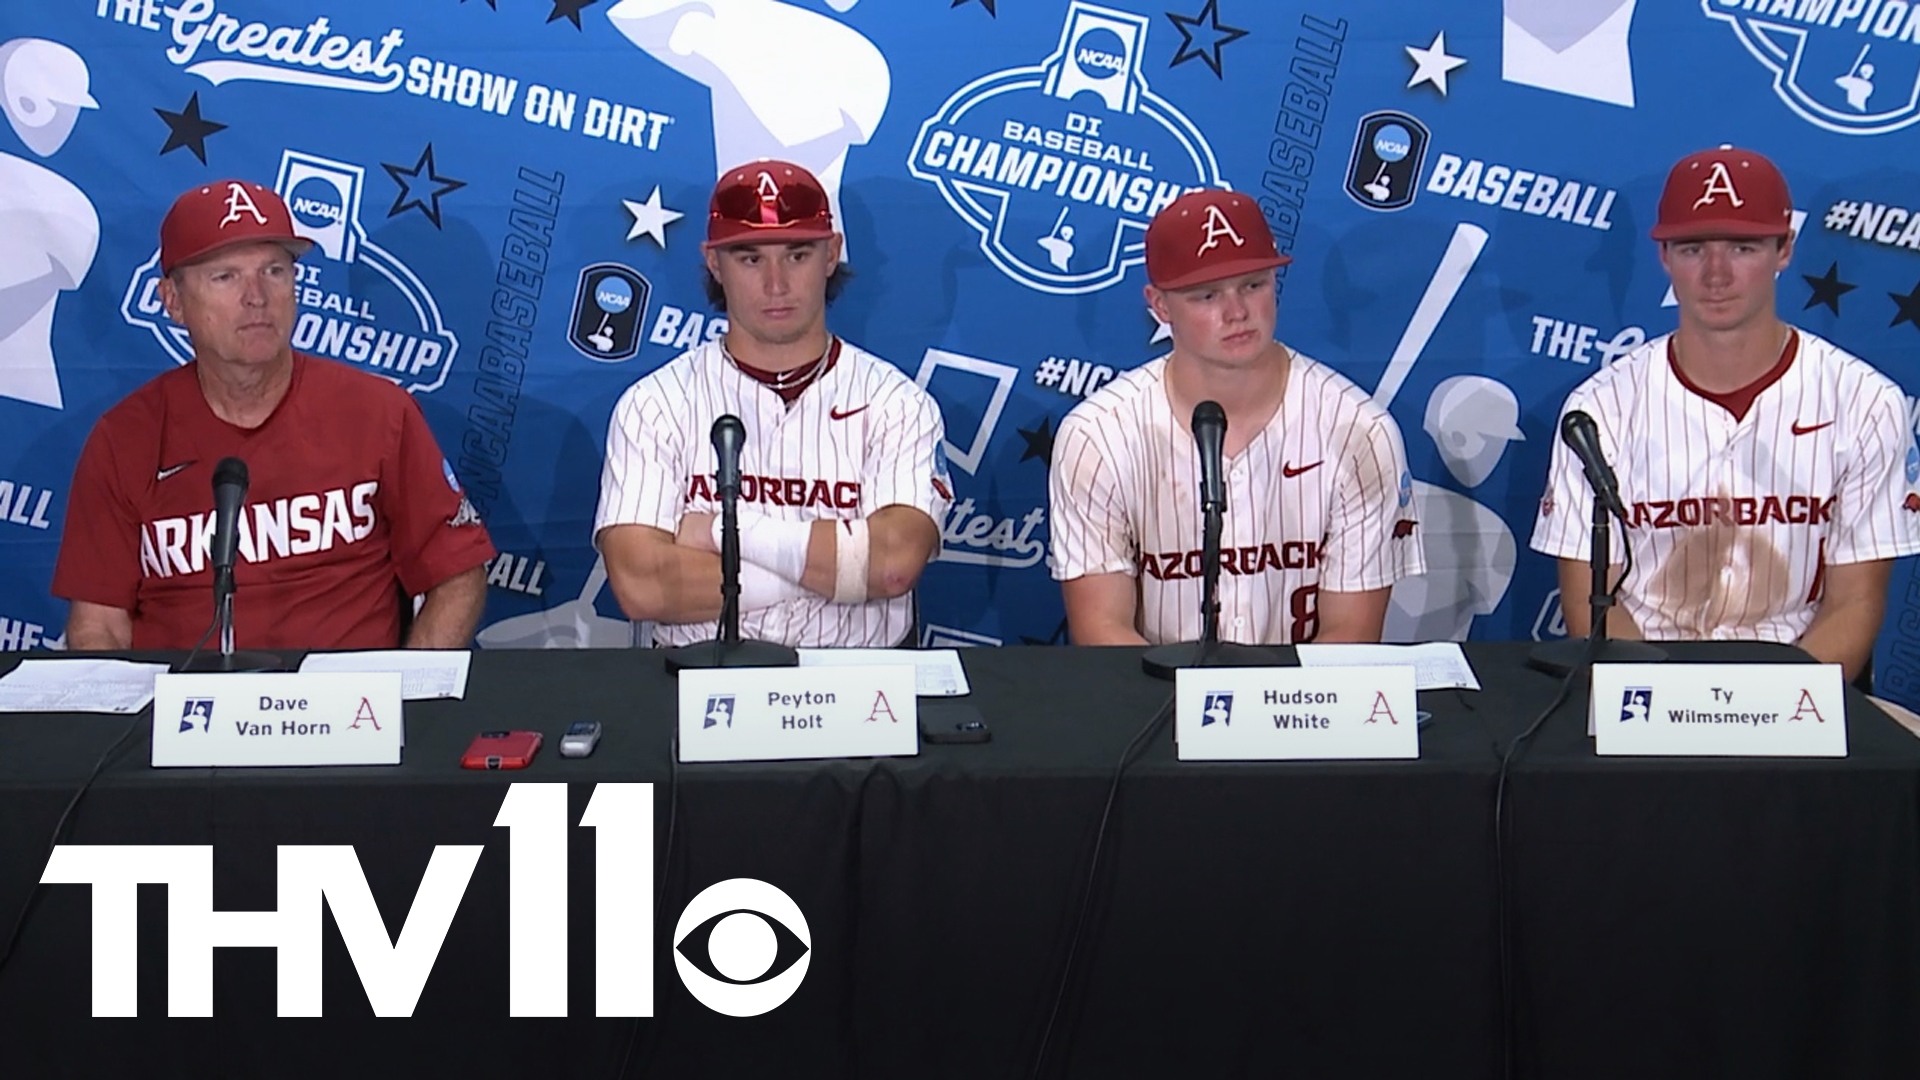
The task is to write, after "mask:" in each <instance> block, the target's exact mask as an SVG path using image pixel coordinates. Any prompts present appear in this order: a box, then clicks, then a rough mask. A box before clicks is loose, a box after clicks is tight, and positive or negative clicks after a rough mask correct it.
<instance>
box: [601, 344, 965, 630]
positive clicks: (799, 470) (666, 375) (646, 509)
mask: <svg viewBox="0 0 1920 1080" xmlns="http://www.w3.org/2000/svg"><path fill="white" fill-rule="evenodd" d="M840 345H841V347H840V355H839V358H838V359H837V360H836V361H835V362H834V363H833V366H832V367H830V368H828V369H827V371H826V372H825V373H823V374H822V375H821V376H820V377H819V379H818V380H817V381H815V382H814V383H813V385H811V386H809V387H807V389H806V390H805V391H803V392H802V393H801V394H800V396H799V397H797V398H795V399H794V401H793V404H792V406H791V407H789V406H788V405H787V403H786V402H784V401H782V400H781V398H780V395H779V394H778V393H776V392H774V391H773V390H772V389H771V388H770V387H768V386H766V385H764V384H762V383H760V382H756V381H755V380H753V379H752V378H750V377H748V376H747V375H746V374H745V373H743V372H742V371H741V370H740V369H739V368H738V367H736V366H735V365H734V364H733V362H732V361H730V360H728V359H727V356H726V353H725V351H724V350H723V349H722V348H721V345H720V343H719V342H717V341H710V342H707V343H706V344H704V345H700V346H698V347H696V348H694V349H691V350H689V351H687V352H685V353H682V354H681V355H680V356H678V357H676V358H675V359H673V360H672V361H670V362H668V363H667V364H666V365H665V366H664V367H662V368H660V369H659V370H658V371H655V372H654V373H653V374H651V375H648V376H647V377H645V378H643V379H641V380H640V381H639V382H637V383H635V384H633V386H631V387H629V388H628V389H627V392H626V393H625V394H624V395H622V396H621V398H620V401H619V403H618V404H617V405H615V406H614V409H613V419H612V421H611V422H610V423H609V424H608V426H607V461H606V466H605V467H604V468H603V469H602V470H601V473H600V508H599V511H598V513H596V514H595V516H594V522H593V534H594V537H595V543H596V544H597V543H598V542H599V541H598V538H599V536H600V532H601V530H603V529H605V528H607V527H608V526H610V525H649V526H652V527H653V528H656V529H661V530H664V531H666V532H669V533H671V532H674V531H676V530H677V529H678V528H679V526H680V519H681V517H683V516H685V515H687V514H718V513H719V512H720V498H719V495H718V493H717V492H715V491H714V487H713V482H714V471H715V469H716V468H717V463H716V461H715V456H714V451H713V441H712V433H713V422H714V421H715V420H716V419H718V418H720V417H721V416H725V415H728V414H732V415H734V416H737V417H739V418H740V420H741V422H742V423H743V424H744V425H745V426H746V429H747V442H746V447H745V448H744V449H743V450H742V451H741V455H740V473H741V478H740V509H741V511H742V512H746V511H752V512H753V513H756V514H764V515H766V516H768V517H774V518H780V519H782V520H787V521H815V520H819V519H822V518H824V519H827V520H830V521H850V520H854V519H856V518H868V517H872V516H873V514H874V513H875V512H876V511H878V510H879V509H881V508H882V507H886V506H911V507H913V508H914V509H916V510H919V511H920V512H922V513H924V514H926V515H927V516H928V517H930V518H932V519H933V522H934V524H935V525H936V526H938V525H939V524H940V523H941V521H942V519H944V518H945V516H946V513H947V507H948V506H949V505H950V504H951V503H952V501H953V490H952V487H951V485H950V482H949V481H948V479H947V470H946V465H945V458H944V457H943V456H942V452H941V449H940V443H941V440H942V439H943V438H945V432H944V429H943V428H942V426H941V423H940V407H939V406H938V405H936V404H934V401H933V399H932V398H931V397H929V396H927V394H926V392H925V391H923V390H921V389H920V388H919V387H918V386H915V385H914V384H913V382H912V381H911V380H909V379H908V378H907V377H906V376H904V375H902V374H901V373H900V371H899V370H898V369H897V368H895V367H894V366H893V365H892V364H889V363H887V362H886V361H884V360H881V359H880V358H879V357H877V356H874V355H872V354H871V353H868V352H866V351H864V350H862V349H859V348H857V347H855V346H853V345H851V344H847V343H846V342H841V343H840ZM912 628H913V599H912V597H911V595H908V596H901V597H896V598H894V599H892V600H871V601H868V602H866V603H862V604H836V603H834V602H833V601H832V600H831V599H830V598H828V597H824V596H816V595H813V594H808V595H807V596H805V597H802V598H799V599H795V600H787V601H783V602H781V603H778V604H775V605H774V606H772V607H768V608H763V609H761V610H758V611H743V612H741V613H740V634H741V636H742V637H746V638H753V639H757V640H761V641H775V642H779V643H781V644H784V645H797V646H803V647H804V646H827V647H833V646H886V645H896V644H898V643H899V642H900V641H901V640H902V639H903V638H905V637H906V636H907V634H908V632H909V631H911V630H912ZM717 629H718V627H717V625H716V624H715V623H711V622H706V623H661V624H659V625H657V626H656V627H655V629H654V641H655V642H656V643H657V644H660V645H666V646H677V645H691V644H693V643H695V642H700V641H706V640H709V639H711V638H712V637H713V636H714V634H715V632H716V630H717Z"/></svg>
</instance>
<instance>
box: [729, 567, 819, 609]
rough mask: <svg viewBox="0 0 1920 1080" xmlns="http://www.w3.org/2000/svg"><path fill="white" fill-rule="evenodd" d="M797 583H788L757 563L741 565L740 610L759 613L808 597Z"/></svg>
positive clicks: (805, 591)
mask: <svg viewBox="0 0 1920 1080" xmlns="http://www.w3.org/2000/svg"><path fill="white" fill-rule="evenodd" d="M807 595H809V593H808V592H807V590H805V589H803V588H801V587H800V583H799V582H797V581H788V580H787V579H785V578H783V577H781V576H780V575H779V574H776V573H774V572H773V571H771V570H769V569H767V568H766V567H764V566H760V565H758V564H756V563H750V562H745V561H742V562H741V563H740V610H741V611H759V610H760V609H761V608H770V607H772V606H774V605H775V604H779V603H784V602H786V601H788V600H798V599H800V598H801V597H803V596H807Z"/></svg>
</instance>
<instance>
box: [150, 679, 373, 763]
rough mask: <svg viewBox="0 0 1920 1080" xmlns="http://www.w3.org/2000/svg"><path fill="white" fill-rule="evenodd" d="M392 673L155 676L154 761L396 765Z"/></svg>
mask: <svg viewBox="0 0 1920 1080" xmlns="http://www.w3.org/2000/svg"><path fill="white" fill-rule="evenodd" d="M401 723H402V717H401V713H400V674H399V672H394V671H381V672H357V673H353V674H337V675H334V674H328V675H318V674H302V673H298V672H277V673H245V674H242V673H237V672H213V673H204V674H192V675H160V676H156V677H155V678H154V680H153V764H154V765H155V766H175V765H190V766H199V765H398V764H400V746H401V742H402V738H401V734H402V732H401Z"/></svg>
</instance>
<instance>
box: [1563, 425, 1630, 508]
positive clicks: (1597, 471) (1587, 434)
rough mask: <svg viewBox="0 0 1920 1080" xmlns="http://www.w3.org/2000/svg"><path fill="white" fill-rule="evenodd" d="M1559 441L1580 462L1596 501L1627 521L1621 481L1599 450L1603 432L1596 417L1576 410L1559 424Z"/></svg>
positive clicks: (1605, 456)
mask: <svg viewBox="0 0 1920 1080" xmlns="http://www.w3.org/2000/svg"><path fill="white" fill-rule="evenodd" d="M1560 438H1561V439H1562V440H1563V441H1564V442H1566V444H1567V447H1568V448H1569V449H1571V450H1572V451H1573V454H1574V456H1575V457H1577V458H1579V459H1580V465H1581V467H1582V468H1584V469H1586V471H1587V483H1588V484H1589V485H1590V486H1591V487H1592V488H1593V494H1594V497H1595V498H1597V499H1599V500H1600V505H1602V506H1604V507H1606V509H1607V512H1608V513H1610V514H1612V515H1614V516H1615V517H1617V518H1619V519H1620V521H1621V522H1622V523H1623V524H1624V523H1625V522H1626V521H1627V504H1626V503H1624V502H1622V501H1621V500H1620V481H1619V479H1618V478H1616V477H1615V476H1614V475H1613V467H1612V466H1611V465H1608V464H1607V455H1606V454H1605V453H1603V452H1602V451H1601V449H1600V429H1599V427H1598V426H1596V425H1595V424H1594V422H1593V417H1591V416H1588V415H1587V414H1586V413H1584V412H1582V411H1580V410H1579V409H1575V410H1573V411H1572V412H1570V413H1568V414H1567V415H1566V416H1565V417H1564V418H1562V419H1561V421H1560Z"/></svg>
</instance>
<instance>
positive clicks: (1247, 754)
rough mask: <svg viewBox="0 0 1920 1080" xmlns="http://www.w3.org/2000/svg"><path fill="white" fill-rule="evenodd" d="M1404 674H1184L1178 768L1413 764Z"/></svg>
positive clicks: (1415, 738) (1178, 679) (1416, 750)
mask: <svg viewBox="0 0 1920 1080" xmlns="http://www.w3.org/2000/svg"><path fill="white" fill-rule="evenodd" d="M1414 700H1415V699H1414V688H1413V668H1411V667H1314V668H1290V667H1271V668H1183V669H1181V670H1180V671H1178V672H1176V673H1175V675H1174V704H1175V713H1174V728H1173V734H1174V740H1175V741H1176V742H1177V743H1178V750H1179V757H1180V760H1182V761H1289V760H1298V761H1311V760H1316V759H1336V758H1337V759H1355V758H1417V757H1419V756H1420V736H1419V735H1418V734H1417V731H1416V728H1417V722H1416V719H1415V716H1414Z"/></svg>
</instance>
